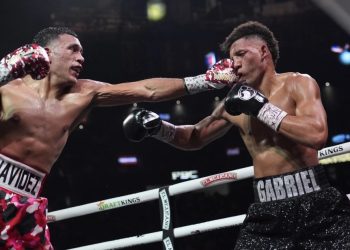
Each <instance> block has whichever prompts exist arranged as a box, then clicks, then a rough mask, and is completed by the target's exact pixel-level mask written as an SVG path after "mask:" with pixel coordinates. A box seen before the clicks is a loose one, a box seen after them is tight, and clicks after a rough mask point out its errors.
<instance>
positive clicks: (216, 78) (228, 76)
mask: <svg viewBox="0 0 350 250" xmlns="http://www.w3.org/2000/svg"><path fill="white" fill-rule="evenodd" d="M233 66H234V62H233V60H231V59H222V60H220V61H218V62H217V63H215V64H214V65H213V66H212V68H211V69H209V70H207V72H206V74H205V79H206V80H207V81H210V82H212V83H219V84H224V85H229V86H232V85H233V84H234V83H236V82H237V80H238V77H237V75H236V71H235V70H234V68H233Z"/></svg>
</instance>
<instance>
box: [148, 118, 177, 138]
mask: <svg viewBox="0 0 350 250" xmlns="http://www.w3.org/2000/svg"><path fill="white" fill-rule="evenodd" d="M175 131H176V126H175V125H174V124H171V123H169V122H166V121H162V125H161V127H160V129H159V131H158V132H157V133H156V134H154V135H152V137H154V138H156V139H158V140H160V141H163V142H171V141H172V140H174V137H175Z"/></svg>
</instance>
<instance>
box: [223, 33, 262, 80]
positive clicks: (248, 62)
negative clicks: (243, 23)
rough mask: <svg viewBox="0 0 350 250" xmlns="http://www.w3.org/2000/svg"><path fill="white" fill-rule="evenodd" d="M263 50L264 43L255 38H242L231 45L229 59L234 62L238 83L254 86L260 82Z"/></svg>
mask: <svg viewBox="0 0 350 250" xmlns="http://www.w3.org/2000/svg"><path fill="white" fill-rule="evenodd" d="M265 49H266V45H265V43H264V42H263V41H262V40H261V39H259V38H257V37H243V38H240V39H238V40H236V41H235V42H234V43H232V45H231V47H230V58H231V59H232V60H233V61H234V67H235V69H236V70H237V75H238V76H239V81H240V82H243V81H244V82H246V83H247V84H249V85H255V84H257V82H258V81H260V80H261V78H262V74H263V69H264V59H265V51H264V50H265Z"/></svg>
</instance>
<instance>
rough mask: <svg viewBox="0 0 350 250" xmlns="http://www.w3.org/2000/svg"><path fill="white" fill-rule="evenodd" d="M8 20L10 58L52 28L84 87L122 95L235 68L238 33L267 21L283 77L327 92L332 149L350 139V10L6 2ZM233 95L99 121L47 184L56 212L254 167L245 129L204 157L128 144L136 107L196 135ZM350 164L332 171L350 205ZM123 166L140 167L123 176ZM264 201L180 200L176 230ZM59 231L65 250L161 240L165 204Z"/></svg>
mask: <svg viewBox="0 0 350 250" xmlns="http://www.w3.org/2000/svg"><path fill="white" fill-rule="evenodd" d="M152 4H161V5H160V6H161V7H162V8H163V9H162V8H158V9H160V10H165V12H163V13H162V12H160V13H159V12H155V13H153V12H152V13H153V14H155V17H154V16H148V14H147V10H148V8H151V7H152ZM325 5H329V6H325ZM158 7H159V6H158ZM155 9H156V10H157V8H155ZM336 10H338V11H339V13H337V12H334V11H336ZM157 17H159V18H162V17H163V18H162V19H160V20H156V19H157ZM152 18H153V19H152ZM0 19H1V41H0V44H1V46H0V52H1V55H6V54H7V53H8V52H10V51H12V50H14V49H16V48H17V47H19V46H21V45H23V44H25V43H30V41H31V39H32V37H33V36H34V35H35V34H36V32H37V31H39V30H40V29H42V28H45V27H47V26H55V25H63V26H68V27H70V28H72V29H73V30H75V31H76V32H77V33H78V34H79V39H80V41H81V43H82V45H83V47H84V57H85V65H84V71H83V72H82V75H81V78H91V79H95V80H100V81H105V82H110V83H116V84H117V83H120V82H129V81H135V80H141V79H145V78H151V77H179V78H182V77H185V76H195V75H198V74H201V73H204V72H205V71H206V69H207V62H208V60H211V59H213V58H214V56H215V58H216V60H220V59H221V58H224V57H227V55H223V54H222V53H221V52H220V50H219V44H220V43H221V42H223V40H224V39H225V37H226V36H227V35H228V34H229V33H230V32H231V31H232V29H233V28H234V27H235V26H236V25H238V24H240V23H242V22H244V21H247V20H257V21H261V22H263V23H264V24H266V25H267V26H269V27H270V28H271V30H272V31H273V32H274V33H275V35H276V37H277V39H278V40H279V42H280V50H281V58H280V61H279V63H278V65H277V71H278V72H286V71H296V72H301V73H307V74H310V75H311V76H312V77H314V78H315V79H316V80H317V82H318V84H319V87H320V89H321V93H322V100H323V104H324V106H325V108H326V111H327V114H328V125H329V139H328V142H327V145H326V146H332V145H335V144H337V143H343V142H346V141H348V140H349V138H350V135H349V134H350V119H349V115H350V114H349V111H348V110H347V109H348V108H349V107H350V98H349V92H350V86H349V85H350V80H349V79H350V65H349V64H350V62H349V57H350V56H349V54H348V53H349V51H348V46H349V45H348V44H349V43H350V38H349V33H350V4H349V2H348V1H347V0H333V1H327V0H324V1H321V0H320V1H319V0H314V1H311V0H310V1H308V0H248V1H245V0H235V1H233V0H163V1H160V0H153V1H152V0H149V1H143V0H99V1H93V0H47V1H42V0H31V1H27V0H17V1H12V0H11V1H10V0H4V1H1V3H0ZM340 58H341V59H344V61H341V60H340ZM346 59H347V61H346ZM227 91H228V89H223V90H220V91H212V92H205V93H201V94H198V95H195V96H186V97H183V98H181V99H179V100H173V101H168V102H163V103H137V104H134V105H126V106H120V107H113V108H98V109H94V110H93V111H92V112H91V113H90V115H89V116H88V117H86V120H85V122H84V123H82V124H81V125H80V126H79V127H78V128H77V129H76V130H75V131H73V132H72V134H71V137H70V139H69V141H68V144H67V146H66V148H65V149H64V151H63V153H62V155H61V157H60V158H59V160H58V161H57V163H56V164H55V166H54V168H53V170H52V172H51V174H50V176H49V177H48V179H47V183H46V188H45V190H44V193H43V196H46V197H48V199H49V212H50V211H56V210H60V209H64V208H68V207H72V206H78V205H83V204H86V203H90V202H95V201H102V200H105V199H108V198H113V197H118V196H123V195H127V194H132V193H136V192H141V191H145V190H148V189H154V188H157V187H162V186H167V185H171V184H174V183H178V182H181V181H186V179H190V178H196V177H204V176H208V175H212V174H216V173H221V172H225V171H229V170H233V169H239V168H242V167H246V166H250V165H251V164H252V163H251V160H250V157H249V154H248V152H247V150H246V148H245V147H244V144H243V142H242V140H241V139H240V137H239V133H238V130H237V129H232V130H231V131H229V132H228V133H227V134H226V135H225V136H224V137H222V138H221V139H219V140H217V141H215V142H213V143H211V144H210V145H208V146H206V147H204V148H203V149H201V150H198V151H180V150H178V149H175V148H173V147H171V146H169V145H166V144H164V143H161V142H159V141H156V140H154V139H147V140H145V141H143V142H141V143H132V142H129V141H128V140H127V139H126V138H125V136H124V134H123V130H122V121H123V119H124V118H125V117H126V115H127V114H128V112H130V110H131V109H132V108H134V106H136V105H137V107H145V108H148V109H151V110H153V111H155V112H158V113H161V114H163V115H164V117H166V118H168V119H169V121H170V122H172V123H174V124H193V123H196V122H198V121H199V120H200V119H202V118H204V117H205V116H207V115H209V114H210V113H211V112H212V110H213V108H214V107H215V104H216V103H217V102H218V100H219V99H222V98H223V97H224V96H225V95H226V93H227ZM121 157H131V158H121ZM348 158H349V157H344V158H341V159H340V160H339V161H340V163H333V164H331V165H329V166H328V167H327V173H328V175H329V178H330V180H331V182H332V183H333V184H334V185H336V186H337V187H339V188H340V189H341V190H342V191H343V192H344V193H350V182H349V179H350V166H349V164H348V163H347V162H346V160H347V159H348ZM122 159H124V160H131V161H132V162H131V163H130V162H129V164H123V162H122ZM252 201H253V192H252V179H247V180H243V181H239V182H233V183H230V184H225V185H221V186H218V187H213V188H209V189H206V190H201V191H195V192H190V193H185V194H181V195H177V196H173V197H171V208H172V216H173V217H172V222H173V226H174V228H176V227H181V226H185V225H191V224H196V223H200V222H204V221H209V220H214V219H220V218H225V217H230V216H234V215H239V214H244V213H245V212H246V210H247V208H248V206H249V204H250V203H251V202H252ZM49 226H50V230H51V238H52V242H53V244H54V246H55V249H68V248H73V247H78V246H84V245H89V244H94V243H99V242H103V241H110V240H115V239H119V238H125V237H129V236H136V235H141V234H145V233H151V232H156V231H160V230H161V225H160V215H159V204H158V201H157V200H156V201H150V202H146V203H142V204H136V205H132V206H127V207H122V208H118V209H113V210H108V211H104V212H100V213H95V214H90V215H86V216H82V217H76V218H72V219H67V220H63V221H59V222H55V223H50V225H49ZM238 232H239V227H230V228H226V229H220V230H215V231H210V232H204V233H202V234H196V235H192V236H187V237H183V238H178V239H175V249H181V250H197V249H201V250H216V249H220V250H226V249H232V248H233V246H234V243H235V239H236V237H237V235H238ZM128 249H140V250H141V249H144V250H147V249H152V250H153V249H162V245H161V243H160V242H159V243H152V244H147V245H141V246H135V247H130V248H128Z"/></svg>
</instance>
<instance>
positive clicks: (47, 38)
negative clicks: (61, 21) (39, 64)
mask: <svg viewBox="0 0 350 250" xmlns="http://www.w3.org/2000/svg"><path fill="white" fill-rule="evenodd" d="M62 34H68V35H72V36H74V37H76V38H78V35H77V33H75V32H74V31H73V30H71V29H70V28H67V27H48V28H45V29H43V30H41V31H39V32H38V33H37V34H36V35H35V36H34V38H33V43H36V44H39V45H40V46H47V45H48V44H49V43H50V42H51V41H53V40H55V39H57V38H58V37H59V36H60V35H62Z"/></svg>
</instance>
